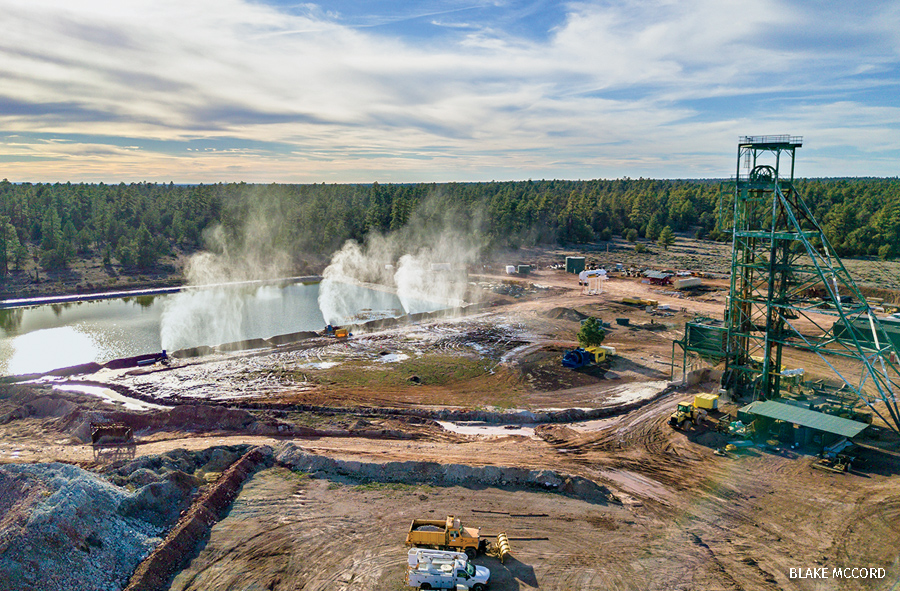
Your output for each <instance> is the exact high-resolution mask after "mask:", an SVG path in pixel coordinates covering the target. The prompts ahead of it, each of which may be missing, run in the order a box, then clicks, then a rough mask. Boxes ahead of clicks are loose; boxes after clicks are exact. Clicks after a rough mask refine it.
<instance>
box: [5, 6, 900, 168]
mask: <svg viewBox="0 0 900 591" xmlns="http://www.w3.org/2000/svg"><path fill="white" fill-rule="evenodd" d="M0 28H2V30H3V31H4V34H3V36H2V37H0V178H2V177H5V178H8V179H9V180H11V181H47V182H54V181H73V182H76V181H86V182H98V181H103V182H119V181H125V182H130V181H144V180H147V181H161V182H168V181H170V180H172V181H175V182H184V183H190V182H218V181H246V182H309V183H312V182H323V181H324V182H329V183H331V182H337V183H341V182H372V181H376V180H377V181H380V182H418V181H437V182H441V181H479V180H492V179H496V180H506V179H528V178H535V179H537V178H567V179H588V178H620V177H624V176H630V177H640V176H643V177H653V178H698V177H723V176H728V175H729V174H731V171H732V169H733V168H734V158H735V154H736V144H737V138H738V136H741V135H764V134H785V133H787V134H793V135H801V136H803V137H804V147H803V148H801V150H800V152H799V153H798V161H797V174H798V175H799V176H897V175H898V174H900V166H898V164H900V98H898V97H900V35H898V33H897V31H900V3H898V2H896V1H893V0H891V1H885V2H879V1H877V0H872V1H867V2H865V3H850V2H846V1H841V2H837V1H831V0H814V1H809V2H786V1H779V0H758V1H756V2H752V3H748V2H746V1H744V2H730V1H727V0H646V1H645V0H640V1H628V2H617V1H599V2H590V1H585V2H550V1H525V0H522V1H514V0H510V1H504V0H495V1H484V2H482V1H469V0H427V1H422V2H408V1H407V2H400V1H381V0H356V1H353V0H335V1H330V2H329V1H323V2H309V3H304V2H282V1H277V0H271V1H252V2H248V1H246V0H190V1H185V0H116V1H110V0H102V1H101V0H79V1H78V2H71V1H70V0H65V1H60V0H0Z"/></svg>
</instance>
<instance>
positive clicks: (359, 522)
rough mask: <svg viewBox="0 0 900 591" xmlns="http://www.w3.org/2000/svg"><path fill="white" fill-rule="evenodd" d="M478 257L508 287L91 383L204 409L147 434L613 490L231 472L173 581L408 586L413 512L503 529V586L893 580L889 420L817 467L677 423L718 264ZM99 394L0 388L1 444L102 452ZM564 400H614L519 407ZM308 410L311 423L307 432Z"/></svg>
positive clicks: (149, 445)
mask: <svg viewBox="0 0 900 591" xmlns="http://www.w3.org/2000/svg"><path fill="white" fill-rule="evenodd" d="M544 256H547V257H548V259H547V260H550V259H551V258H552V257H553V253H549V254H548V253H545V255H544ZM471 280H472V281H473V282H478V283H479V285H480V289H482V290H484V291H485V292H487V293H492V294H495V296H496V297H495V300H496V303H497V305H494V306H491V307H488V308H486V309H483V310H482V311H479V312H477V313H475V314H472V315H469V316H466V317H461V318H451V319H444V320H434V321H428V322H423V323H420V324H414V325H408V326H397V327H394V328H390V329H386V330H382V331H378V332H373V333H368V334H358V335H355V336H354V337H353V338H352V339H350V340H347V341H336V340H334V339H325V338H321V339H311V340H309V341H305V342H303V343H297V344H292V345H285V346H283V347H279V348H277V349H267V350H257V351H248V352H242V353H235V354H231V355H227V356H226V355H222V356H210V357H203V358H195V359H186V360H176V361H174V362H173V363H172V365H170V366H168V367H163V366H156V367H153V368H141V369H138V370H120V371H103V372H99V373H98V374H94V375H92V376H87V377H86V379H85V381H84V382H83V383H90V384H93V385H105V386H107V387H109V388H114V389H115V393H117V394H118V395H119V396H126V398H127V396H128V394H129V393H131V395H133V396H134V397H135V398H140V399H141V400H142V401H144V402H145V403H146V401H156V403H159V405H160V408H152V407H146V406H145V409H144V410H130V411H127V412H130V413H133V414H134V416H163V415H166V414H167V413H169V414H171V413H173V412H175V411H172V410H166V409H167V408H170V407H172V405H175V406H174V408H175V409H179V408H183V407H186V403H202V404H204V405H208V406H202V407H196V408H208V407H212V408H214V409H217V410H215V412H213V411H208V412H207V414H204V415H202V416H201V415H191V416H192V417H193V418H191V419H190V420H188V419H181V420H179V421H174V420H168V421H164V420H162V419H159V420H155V422H154V421H150V420H149V419H147V420H146V422H145V423H142V425H145V427H143V428H142V429H141V430H139V431H138V432H137V435H138V439H139V441H138V445H137V447H136V451H135V453H136V455H138V456H143V455H148V456H149V455H153V454H159V453H163V452H165V451H169V450H172V449H176V448H186V449H206V448H208V447H211V446H214V445H236V444H251V445H268V446H271V447H272V448H273V449H276V450H278V449H280V448H281V447H282V446H283V445H285V444H286V443H288V442H291V443H294V444H295V445H297V446H299V447H301V448H302V449H304V450H306V451H307V452H310V453H315V454H319V455H322V456H325V457H328V458H333V459H335V460H344V461H350V462H368V463H372V462H374V463H385V462H405V461H430V462H437V463H439V464H443V465H447V464H461V465H470V466H501V467H519V468H525V469H529V470H553V471H555V472H558V473H560V474H568V475H572V476H578V477H583V478H587V479H590V480H591V481H593V482H595V483H597V484H598V485H600V486H602V487H605V489H608V490H609V491H610V494H609V496H608V498H606V499H605V500H602V501H598V500H596V499H593V500H588V499H586V498H579V497H578V496H577V495H574V496H573V495H566V494H561V493H560V492H559V491H555V490H548V491H543V492H542V491H537V490H534V489H530V488H526V487H521V486H518V487H517V486H513V485H509V484H506V485H504V484H503V483H502V482H497V483H496V484H492V485H486V484H472V485H466V484H465V483H462V484H457V485H453V486H439V485H435V484H433V483H428V482H416V481H413V480H411V481H410V482H408V483H397V482H380V481H377V480H372V479H363V478H355V477H354V476H353V475H352V474H345V475H342V476H335V475H333V474H314V475H312V476H310V475H307V474H304V473H297V472H292V471H290V470H288V469H287V468H285V467H284V466H278V465H276V466H275V467H272V468H266V469H263V470H260V471H259V472H257V473H256V474H255V475H253V476H252V477H251V478H250V479H249V480H248V481H247V482H246V483H245V484H244V486H243V488H242V490H241V492H240V494H239V495H238V497H237V498H236V500H235V502H234V505H233V506H232V508H231V511H230V512H229V514H228V515H227V516H226V517H225V518H224V519H223V520H221V521H219V522H218V523H217V524H216V525H215V526H214V527H213V529H212V531H211V533H210V537H209V540H208V541H207V542H206V543H205V544H204V545H203V546H202V547H201V548H199V549H198V551H197V553H196V555H195V556H194V557H193V560H192V561H191V563H190V565H189V566H188V567H187V568H186V569H185V570H184V571H182V572H181V573H180V574H178V575H177V576H176V578H175V580H174V581H173V582H172V584H171V589H172V590H187V589H209V590H223V591H224V590H226V589H272V590H295V589H304V590H323V591H324V590H326V589H327V590H347V591H349V590H354V591H355V590H363V591H364V590H369V589H371V590H376V589H377V590H379V591H381V590H388V591H393V590H396V591H399V590H401V589H404V588H408V587H405V585H404V582H403V575H404V563H405V559H406V548H405V547H404V545H403V540H404V537H405V534H406V531H407V530H408V528H409V522H410V521H411V520H412V519H413V518H415V517H429V516H431V517H436V518H442V517H444V516H445V515H447V514H454V515H456V516H459V517H460V518H461V519H462V520H463V522H464V524H466V525H469V526H480V527H482V528H483V532H485V533H488V534H496V533H497V532H499V531H506V532H508V533H509V535H510V536H512V537H513V538H515V539H514V540H513V542H512V548H513V551H512V556H511V557H509V558H507V559H506V560H505V561H504V563H503V564H501V563H500V562H499V561H498V560H497V559H496V558H492V557H485V556H482V557H479V558H478V559H476V562H477V563H478V564H483V565H486V566H488V567H489V568H490V569H491V573H492V578H491V587H490V588H491V589H493V590H500V591H505V590H527V589H543V590H550V591H553V590H558V591H564V590H566V591H567V590H575V589H578V590H581V589H585V590H587V589H597V590H601V589H604V590H605V589H622V590H632V589H634V590H638V589H640V590H647V589H654V590H655V589H659V590H663V589H666V590H668V589H684V590H693V589H698V590H699V589H703V590H748V591H749V590H757V589H764V590H776V589H790V590H794V589H796V590H810V591H819V590H826V589H873V590H875V589H877V590H888V589H896V588H897V584H898V581H900V551H898V548H900V484H898V483H900V475H898V472H900V454H898V451H897V449H898V448H897V445H896V442H892V441H890V440H887V441H886V440H884V439H881V440H872V441H865V442H864V443H866V447H865V448H863V451H862V455H861V457H862V458H863V459H864V460H865V463H863V464H860V465H858V466H855V467H854V469H853V470H852V471H851V472H849V473H846V474H833V473H829V472H822V471H817V470H813V469H812V468H811V464H812V463H813V461H814V460H815V457H814V456H810V455H803V454H801V453H798V452H797V451H796V450H792V449H786V448H783V447H780V446H770V447H763V448H759V447H754V448H752V449H749V450H746V451H743V452H742V453H732V454H730V455H728V456H718V455H715V454H714V453H713V452H714V451H715V450H716V449H717V448H720V447H722V446H724V445H725V443H727V441H728V440H727V439H726V438H725V437H724V436H723V435H721V434H719V433H717V432H715V431H714V430H713V429H712V428H711V425H710V424H704V425H701V426H698V427H695V428H693V429H691V430H689V431H686V432H682V431H676V430H673V429H672V428H671V427H669V425H668V424H667V418H668V415H669V414H670V413H671V412H672V410H673V409H674V407H675V405H676V404H677V403H678V402H679V401H681V400H683V399H686V398H688V397H689V396H690V395H691V394H692V393H694V392H699V391H711V390H715V389H716V388H717V385H716V384H715V383H714V382H712V381H709V382H705V383H700V384H698V385H696V386H694V387H692V388H690V389H689V388H685V387H681V388H679V389H674V390H671V389H670V390H666V386H667V384H668V382H669V380H670V378H671V375H672V374H671V372H672V365H671V361H672V340H673V338H680V336H681V335H682V334H683V325H684V322H685V321H686V320H690V319H691V318H693V317H694V316H695V315H698V314H699V315H704V316H710V317H716V318H721V316H722V309H723V305H724V301H725V296H726V294H727V284H726V282H725V280H709V281H708V282H707V285H708V288H707V289H706V290H704V291H700V292H697V293H695V294H693V295H685V294H679V293H676V292H674V291H673V290H671V289H668V288H656V287H651V286H649V285H646V284H642V283H640V282H639V281H637V280H631V279H614V280H610V281H608V282H605V283H604V284H603V290H604V293H602V294H599V295H583V294H582V293H581V288H579V287H578V286H577V285H576V279H575V277H574V276H572V275H566V274H565V273H563V272H562V271H558V270H552V269H540V270H538V271H537V272H536V273H534V274H532V275H531V276H529V277H527V278H516V279H511V278H509V277H504V276H500V275H493V274H490V273H485V274H484V275H482V276H478V277H472V278H471ZM513 288H514V289H513ZM625 296H638V297H647V298H652V299H655V300H657V301H658V302H659V303H660V309H658V310H657V311H654V312H648V311H647V310H644V309H640V308H634V307H630V306H627V305H624V304H621V303H620V301H621V299H622V297H625ZM585 315H592V316H599V317H600V318H602V320H603V321H604V322H607V323H609V324H610V328H609V331H608V333H607V339H606V342H605V344H609V345H612V346H614V347H615V348H616V350H617V355H616V356H615V357H614V358H613V359H612V360H611V361H610V362H608V363H606V364H604V365H601V366H600V367H594V368H589V369H587V370H579V371H571V370H566V369H564V368H562V367H561V365H560V363H559V362H560V358H561V355H562V352H563V351H564V350H566V349H567V348H571V347H572V346H574V345H575V340H574V338H575V332H576V331H577V329H578V326H579V325H580V319H581V318H582V317H583V316H585ZM616 319H627V320H628V325H627V326H624V325H622V324H619V323H617V322H616ZM679 361H680V359H679ZM70 382H71V380H70ZM57 385H59V384H57ZM70 385H71V383H70ZM28 387H31V388H33V387H34V386H28ZM664 391H665V392H666V393H664V394H662V395H659V393H660V392H664ZM109 398H110V399H111V400H112V402H104V400H103V399H102V398H98V397H96V396H89V395H86V394H84V393H74V392H61V391H58V390H57V391H53V392H52V394H48V393H47V392H46V391H43V393H41V394H39V395H36V394H32V395H31V397H30V398H29V397H28V396H26V395H24V394H23V395H22V397H20V398H16V397H13V396H10V395H6V396H5V397H3V398H2V400H0V403H2V404H0V462H48V461H64V462H69V463H77V464H79V465H81V466H84V467H89V468H95V469H96V468H97V467H99V465H98V463H97V462H95V460H94V458H93V457H92V455H91V454H92V451H91V448H90V446H89V445H87V444H86V442H85V441H84V440H83V439H78V437H77V436H76V435H77V429H76V427H78V425H80V424H83V422H84V421H85V420H86V418H87V417H88V416H105V415H109V414H110V413H111V412H112V409H118V411H117V412H125V410H124V409H123V407H122V405H121V403H116V402H115V400H116V398H114V397H112V396H110V397H109ZM40 400H43V401H44V402H40V403H39V402H38V401H40ZM626 405H630V406H626ZM727 408H731V409H732V410H733V408H734V406H730V407H727ZM373 409H378V410H382V409H392V410H391V412H375V411H374V410H373ZM559 409H585V410H587V411H603V412H607V411H608V413H607V415H608V416H602V417H601V416H600V415H597V416H598V417H600V418H595V419H593V420H589V421H580V422H567V421H565V420H562V419H560V420H556V419H554V421H552V422H546V423H544V424H540V423H537V424H536V423H534V422H528V421H525V420H523V417H524V416H525V415H524V414H522V413H532V414H533V415H536V414H540V413H550V412H553V411H554V410H559ZM226 410H227V411H228V413H231V414H222V413H225V411H226ZM447 411H466V412H469V411H471V412H472V413H476V415H477V416H478V417H481V421H487V422H476V423H474V424H473V423H467V422H463V421H460V420H454V419H453V418H452V417H450V418H446V417H444V418H441V416H439V414H440V413H442V412H447ZM198 412H199V411H198ZM216 413H219V414H216ZM237 413H243V414H237ZM478 413H481V414H478ZM185 416H187V415H185ZM542 416H543V415H542ZM504 417H507V418H504ZM438 420H439V421H440V422H437V421H438ZM507 427H509V428H508V429H507ZM301 428H305V429H312V430H315V433H314V434H312V435H309V434H307V435H302V434H299V433H300V431H299V429H301ZM863 567H864V568H867V569H868V568H875V569H884V570H882V571H877V572H878V573H882V576H881V577H879V578H875V579H868V578H867V579H860V578H856V579H854V578H837V575H835V574H834V573H835V572H837V571H835V570H834V569H840V570H839V572H840V573H843V572H844V570H843V569H853V568H863ZM814 568H819V569H821V568H826V569H827V573H826V574H827V577H826V578H818V579H812V578H798V577H796V576H792V572H791V569H804V570H805V569H814ZM818 572H821V571H818ZM846 572H847V573H848V575H849V573H850V571H849V570H848V571H846ZM857 572H858V571H857Z"/></svg>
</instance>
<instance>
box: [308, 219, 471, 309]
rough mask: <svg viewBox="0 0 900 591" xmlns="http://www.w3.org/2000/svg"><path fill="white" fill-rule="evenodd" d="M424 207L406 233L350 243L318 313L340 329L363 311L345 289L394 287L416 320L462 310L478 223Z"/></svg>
mask: <svg viewBox="0 0 900 591" xmlns="http://www.w3.org/2000/svg"><path fill="white" fill-rule="evenodd" d="M432 203H433V202H428V203H426V204H424V205H423V206H422V207H421V208H420V210H417V212H416V213H414V215H413V216H412V218H411V219H410V221H409V223H408V224H407V225H406V226H405V227H404V228H403V229H402V230H399V231H397V232H394V233H392V234H389V235H387V236H383V235H381V234H378V233H372V234H370V235H369V236H368V237H367V239H366V242H365V243H364V244H359V243H358V242H356V241H352V240H348V241H347V242H346V243H345V244H344V246H343V248H341V250H339V251H338V252H337V253H335V255H334V256H333V257H332V259H331V263H330V264H329V265H328V267H327V268H326V269H325V271H324V273H323V280H322V284H321V287H320V290H319V307H320V308H321V310H322V316H323V317H324V318H325V320H326V321H327V322H329V323H330V324H340V323H341V322H343V321H345V320H346V319H348V318H350V316H351V315H352V314H353V313H354V312H355V311H356V310H358V309H359V307H358V302H355V301H353V300H351V299H350V296H349V295H348V294H347V289H346V287H345V286H346V285H348V284H360V283H363V284H365V283H378V284H381V285H385V286H393V287H395V288H396V290H397V296H398V298H399V300H400V303H401V305H402V306H403V312H405V313H408V314H411V313H415V312H422V311H428V310H435V309H439V308H448V307H456V306H459V305H460V304H461V303H462V301H463V298H464V296H465V294H466V290H467V287H468V285H467V282H466V280H465V268H466V267H467V266H468V265H470V264H472V263H473V262H475V261H476V260H477V259H478V257H479V256H480V254H481V251H482V248H483V244H482V241H481V238H480V234H479V232H477V231H476V230H474V228H475V227H476V226H477V223H478V222H477V220H476V221H468V222H465V221H461V220H459V219H457V218H456V216H451V215H446V216H444V217H441V216H440V215H438V214H437V207H438V205H433V204H432Z"/></svg>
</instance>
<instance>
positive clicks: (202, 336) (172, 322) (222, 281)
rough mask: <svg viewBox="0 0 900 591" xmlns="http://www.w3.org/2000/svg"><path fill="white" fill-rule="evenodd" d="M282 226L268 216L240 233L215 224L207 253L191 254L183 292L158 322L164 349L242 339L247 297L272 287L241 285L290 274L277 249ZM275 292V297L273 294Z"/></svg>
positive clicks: (254, 218) (256, 219)
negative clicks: (278, 229) (277, 238)
mask: <svg viewBox="0 0 900 591" xmlns="http://www.w3.org/2000/svg"><path fill="white" fill-rule="evenodd" d="M278 223H280V222H279V221H278V219H277V218H272V217H270V216H269V215H267V214H266V212H264V211H259V212H257V213H256V214H254V215H251V216H250V218H249V221H248V222H247V224H246V225H244V226H243V227H242V228H240V229H238V230H237V231H232V232H228V231H226V229H225V228H224V227H223V226H221V225H217V226H214V227H213V228H211V229H210V230H208V231H205V232H204V235H203V240H204V244H205V246H206V248H207V250H206V251H204V252H201V253H197V254H195V255H193V256H192V257H191V258H190V260H189V261H188V263H187V265H186V266H185V276H186V279H187V281H186V283H187V285H188V286H192V287H197V289H185V290H183V291H181V292H179V293H177V294H174V295H173V296H172V297H171V298H170V299H167V300H166V303H165V307H164V309H163V312H162V317H161V321H160V340H161V341H162V346H163V349H167V350H177V349H181V348H186V347H194V346H197V345H217V344H221V343H229V342H233V341H237V340H241V339H242V338H244V337H243V334H244V321H245V317H246V314H245V310H244V308H245V306H246V305H247V304H248V302H249V301H250V298H249V297H248V296H252V295H255V294H256V292H257V291H259V290H266V294H265V296H266V297H267V298H271V297H273V295H277V296H278V297H280V292H277V293H275V292H274V291H273V290H272V288H271V287H268V288H267V287H262V286H259V285H250V284H246V285H243V286H242V285H240V284H241V283H242V282H251V281H255V280H260V279H274V278H278V277H284V276H285V275H286V274H288V273H289V272H290V270H291V265H290V262H291V258H290V256H289V255H288V254H287V253H286V252H285V251H284V250H283V249H282V248H280V247H279V246H278V244H277V243H276V238H275V237H277V236H278V235H279V233H278V232H277V228H275V227H273V226H274V225H275V224H278ZM270 292H272V293H270Z"/></svg>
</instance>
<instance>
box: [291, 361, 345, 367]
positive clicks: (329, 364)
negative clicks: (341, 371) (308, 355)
mask: <svg viewBox="0 0 900 591" xmlns="http://www.w3.org/2000/svg"><path fill="white" fill-rule="evenodd" d="M336 365H340V362H338V361H319V362H316V363H304V364H303V365H301V366H300V367H304V368H307V369H328V368H330V367H334V366H336Z"/></svg>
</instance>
